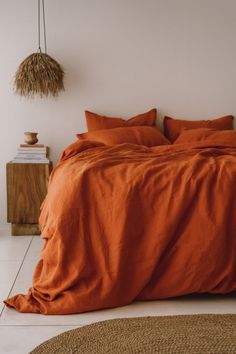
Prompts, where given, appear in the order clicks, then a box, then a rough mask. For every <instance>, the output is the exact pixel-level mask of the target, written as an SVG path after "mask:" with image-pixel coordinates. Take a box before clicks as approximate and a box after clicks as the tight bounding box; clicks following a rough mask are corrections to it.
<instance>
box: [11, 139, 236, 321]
mask: <svg viewBox="0 0 236 354" xmlns="http://www.w3.org/2000/svg"><path fill="white" fill-rule="evenodd" d="M40 224H41V228H42V238H43V239H44V240H45V245H44V248H43V250H42V252H41V260H40V261H39V263H38V265H37V267H36V270H35V273H34V279H33V286H32V287H31V288H30V290H29V293H28V295H21V294H20V295H16V296H14V297H12V298H10V299H8V300H6V301H5V303H6V304H7V305H8V306H11V307H14V308H15V309H17V310H18V311H21V312H40V313H43V314H69V313H79V312H84V311H90V310H95V309H101V308H109V307H115V306H123V305H127V304H129V303H131V302H132V301H134V300H151V299H163V298H168V297H173V296H179V295H183V294H189V293H205V292H208V293H227V292H231V291H235V290H236V142H232V143H231V142H227V144H225V143H224V142H220V141H219V142H217V143H215V142H214V143H213V142H209V143H207V142H201V143H195V144H191V143H187V144H178V145H172V146H170V145H168V146H160V147H152V148H148V147H144V146H138V145H132V144H121V145H117V146H112V147H109V146H105V145H103V144H101V143H96V142H90V141H78V142H77V143H75V144H72V145H71V146H70V147H68V148H67V149H66V150H65V151H64V153H63V156H62V158H61V161H60V162H59V164H58V165H57V167H56V168H55V169H54V171H53V173H52V175H51V178H50V183H49V190H48V195H47V197H46V199H45V201H44V204H43V207H42V212H41V216H40Z"/></svg>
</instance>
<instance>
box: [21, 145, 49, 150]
mask: <svg viewBox="0 0 236 354" xmlns="http://www.w3.org/2000/svg"><path fill="white" fill-rule="evenodd" d="M20 147H26V148H27V147H29V148H32V149H35V148H42V147H44V144H34V145H30V144H20Z"/></svg>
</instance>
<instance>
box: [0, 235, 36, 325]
mask: <svg viewBox="0 0 236 354" xmlns="http://www.w3.org/2000/svg"><path fill="white" fill-rule="evenodd" d="M33 239H34V236H32V238H31V240H30V243H29V245H28V247H27V249H26V251H25V254H24V256H23V259H22V262H21V264H20V267H19V269H18V272H17V273H16V276H15V279H14V281H13V284H12V286H11V288H10V290H9V292H8V295H7V298H8V297H9V295H10V294H11V292H12V289H13V288H14V285H15V283H16V279H17V277H18V275H19V273H20V271H21V269H22V266H23V263H24V261H25V258H26V256H27V253H28V251H29V249H30V246H31V244H32V241H33ZM5 307H6V305H5V304H4V306H3V308H2V310H1V312H0V318H1V317H2V314H3V311H4V309H5Z"/></svg>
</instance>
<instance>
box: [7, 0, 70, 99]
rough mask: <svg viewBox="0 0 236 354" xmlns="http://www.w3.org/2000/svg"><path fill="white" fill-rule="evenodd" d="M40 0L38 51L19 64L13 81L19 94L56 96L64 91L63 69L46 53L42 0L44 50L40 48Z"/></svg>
mask: <svg viewBox="0 0 236 354" xmlns="http://www.w3.org/2000/svg"><path fill="white" fill-rule="evenodd" d="M40 10H41V0H38V52H37V53H33V54H31V55H29V56H28V57H27V58H26V59H25V60H24V61H23V62H22V63H21V64H20V66H19V68H18V70H17V72H16V75H15V81H14V87H15V92H16V93H17V94H19V95H21V96H26V97H34V96H35V95H39V96H40V97H43V96H46V97H47V96H54V97H55V96H58V94H59V92H60V91H64V84H63V79H64V71H63V69H62V67H61V65H60V64H58V62H57V61H56V60H54V59H53V58H52V57H50V56H49V55H48V54H47V42H46V24H45V7H44V0H42V11H43V30H44V52H42V49H41V28H40V26H41V18H40V15H41V14H40Z"/></svg>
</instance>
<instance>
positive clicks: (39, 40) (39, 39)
mask: <svg viewBox="0 0 236 354" xmlns="http://www.w3.org/2000/svg"><path fill="white" fill-rule="evenodd" d="M40 32H41V30H40V0H38V43H39V47H38V51H39V53H41V52H42V50H41V43H40V42H41V38H40Z"/></svg>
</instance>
